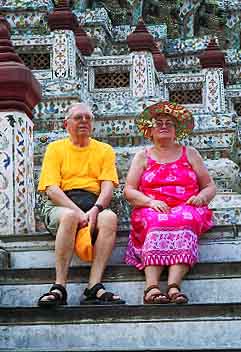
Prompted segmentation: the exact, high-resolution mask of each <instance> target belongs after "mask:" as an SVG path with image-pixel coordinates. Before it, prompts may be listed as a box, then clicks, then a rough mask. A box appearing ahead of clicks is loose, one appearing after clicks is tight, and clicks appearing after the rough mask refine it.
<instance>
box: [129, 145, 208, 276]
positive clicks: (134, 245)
mask: <svg viewBox="0 0 241 352" xmlns="http://www.w3.org/2000/svg"><path fill="white" fill-rule="evenodd" d="M139 190H140V191H141V192H143V193H144V194H146V195H147V196H149V197H151V198H153V199H157V200H162V201H164V202H166V203H167V204H168V206H169V207H170V208H171V209H170V212H169V213H160V212H157V211H155V210H154V209H152V208H144V207H143V208H134V209H133V211H132V214H131V232H130V236H129V243H128V247H127V251H126V256H125V261H126V263H127V264H131V265H134V266H135V267H137V268H138V269H139V270H142V269H144V268H145V267H146V266H150V265H158V266H163V265H166V266H169V265H173V264H181V263H182V264H188V265H190V266H193V265H194V264H195V263H196V262H197V260H198V238H199V236H201V235H202V234H203V233H204V232H206V231H207V230H208V229H210V228H211V227H212V211H211V210H210V209H208V207H207V206H203V207H195V206H192V205H187V204H185V203H186V201H187V200H188V199H189V198H190V197H191V196H192V195H196V194H198V192H199V186H198V180H197V175H196V173H195V172H194V170H193V169H192V166H191V164H190V163H189V162H188V159H187V156H186V147H183V148H182V155H181V157H180V158H179V159H178V160H176V161H174V162H169V163H164V164H161V163H158V162H157V161H156V160H153V159H152V158H151V157H150V156H149V152H147V168H146V169H145V171H144V172H143V174H142V176H141V179H140V184H139Z"/></svg>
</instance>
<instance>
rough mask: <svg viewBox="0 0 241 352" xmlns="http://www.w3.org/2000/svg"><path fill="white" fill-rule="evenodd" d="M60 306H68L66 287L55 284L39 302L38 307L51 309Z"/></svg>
mask: <svg viewBox="0 0 241 352" xmlns="http://www.w3.org/2000/svg"><path fill="white" fill-rule="evenodd" d="M58 305H67V291H66V289H65V287H64V286H62V285H59V284H54V285H53V286H52V287H51V289H50V290H49V292H47V293H44V294H43V295H42V296H41V297H40V298H39V300H38V306H39V307H42V308H43V307H44V308H49V307H56V306H58Z"/></svg>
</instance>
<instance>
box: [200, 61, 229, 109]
mask: <svg viewBox="0 0 241 352" xmlns="http://www.w3.org/2000/svg"><path fill="white" fill-rule="evenodd" d="M203 72H204V75H205V77H206V80H205V87H204V94H203V96H204V105H205V109H206V112H224V111H225V94H224V82H223V69H222V68H205V69H203Z"/></svg>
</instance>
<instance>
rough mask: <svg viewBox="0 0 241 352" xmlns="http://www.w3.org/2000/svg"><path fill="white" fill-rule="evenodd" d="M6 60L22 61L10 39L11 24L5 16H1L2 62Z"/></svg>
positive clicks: (0, 54) (0, 56)
mask: <svg viewBox="0 0 241 352" xmlns="http://www.w3.org/2000/svg"><path fill="white" fill-rule="evenodd" d="M6 61H14V62H21V63H22V60H21V59H20V57H19V56H18V55H17V54H16V53H15V51H14V48H13V45H12V42H11V40H10V25H9V23H8V22H7V21H6V20H5V18H4V17H2V16H0V62H6Z"/></svg>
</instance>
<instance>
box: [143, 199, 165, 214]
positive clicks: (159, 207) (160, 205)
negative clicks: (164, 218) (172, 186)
mask: <svg viewBox="0 0 241 352" xmlns="http://www.w3.org/2000/svg"><path fill="white" fill-rule="evenodd" d="M148 207H149V208H152V209H154V210H156V211H159V212H161V213H168V212H169V210H170V208H169V206H168V205H167V204H166V203H165V202H163V201H161V200H155V199H152V200H150V202H149V203H148Z"/></svg>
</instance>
